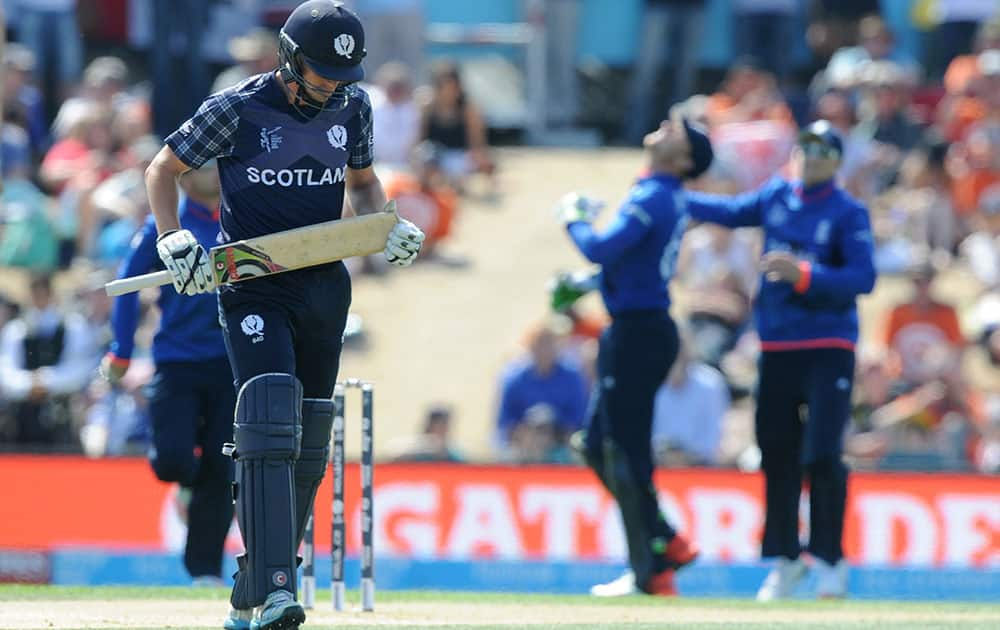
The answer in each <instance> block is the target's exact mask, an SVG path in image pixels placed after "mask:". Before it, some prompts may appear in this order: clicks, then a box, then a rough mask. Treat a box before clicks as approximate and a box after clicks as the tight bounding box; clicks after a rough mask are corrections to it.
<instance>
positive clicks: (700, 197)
mask: <svg viewBox="0 0 1000 630" xmlns="http://www.w3.org/2000/svg"><path fill="white" fill-rule="evenodd" d="M687 200H688V212H689V213H690V215H691V218H693V219H696V220H699V221H707V222H711V223H719V224H721V225H725V226H728V227H747V226H760V227H762V228H763V229H764V252H765V253H766V252H772V251H787V252H791V253H792V254H794V255H795V256H797V257H798V258H799V259H800V260H804V261H805V264H804V266H803V276H802V280H800V282H799V283H798V284H797V285H795V286H792V285H791V284H789V283H787V282H769V281H768V280H767V279H766V278H764V277H761V284H760V293H759V294H758V296H757V299H756V301H755V303H754V321H755V324H756V326H757V334H758V335H759V336H760V339H761V348H762V349H763V350H799V349H808V348H846V349H853V347H854V344H855V343H857V340H858V312H857V305H856V301H857V296H858V295H861V294H864V293H869V292H870V291H871V290H872V288H873V287H874V286H875V265H874V264H873V262H872V234H871V227H870V225H869V220H868V210H867V209H866V208H865V207H864V206H863V205H862V204H861V203H860V202H859V201H857V200H855V199H854V198H852V197H851V196H850V195H848V194H847V193H846V192H845V191H843V190H842V189H840V188H838V187H837V186H835V185H834V184H833V183H832V182H827V183H824V184H819V185H816V186H811V187H808V188H803V187H802V185H801V184H799V183H797V182H787V181H784V180H782V179H780V178H774V179H772V180H771V181H769V182H767V183H766V184H764V185H763V186H762V187H761V188H759V189H757V190H755V191H751V192H749V193H746V194H743V195H738V196H735V197H728V196H721V195H707V194H702V193H688V196H687Z"/></svg>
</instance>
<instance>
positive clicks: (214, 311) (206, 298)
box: [111, 198, 226, 363]
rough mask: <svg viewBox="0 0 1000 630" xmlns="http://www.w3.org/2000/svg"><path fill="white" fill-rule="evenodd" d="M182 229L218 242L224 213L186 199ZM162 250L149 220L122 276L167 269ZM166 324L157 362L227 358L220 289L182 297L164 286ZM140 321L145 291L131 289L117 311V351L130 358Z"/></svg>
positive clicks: (207, 243) (156, 342) (207, 242)
mask: <svg viewBox="0 0 1000 630" xmlns="http://www.w3.org/2000/svg"><path fill="white" fill-rule="evenodd" d="M178 214H179V215H180V220H181V227H183V228H184V229H187V230H190V231H191V233H192V234H193V235H194V237H195V238H196V239H197V240H198V242H199V243H201V244H202V245H203V246H204V247H205V249H208V248H210V247H212V246H213V245H214V243H215V242H216V239H217V238H218V235H219V217H218V213H217V212H216V211H215V210H213V209H210V208H205V207H204V206H201V205H198V204H197V203H195V202H193V201H191V200H190V199H187V198H185V199H183V200H182V201H181V206H180V211H179V213H178ZM163 268H164V267H163V263H161V262H160V257H159V256H158V255H157V253H156V222H155V221H154V220H153V217H152V215H150V216H149V217H148V218H147V219H146V223H145V224H144V225H143V226H142V228H141V229H140V230H139V232H138V233H136V235H135V238H133V239H132V250H131V251H130V252H129V254H128V256H126V257H125V260H124V261H122V265H121V268H120V269H119V272H118V277H119V278H127V277H130V276H136V275H139V274H143V273H149V272H150V271H154V270H161V269H163ZM157 305H158V306H159V307H160V328H159V330H157V331H156V335H155V336H154V337H153V361H154V362H155V363H164V362H169V361H206V360H209V359H219V358H222V357H224V356H226V347H225V344H224V343H223V341H222V327H221V326H220V325H219V305H218V298H217V297H216V295H215V293H202V294H199V295H192V296H187V295H180V294H178V293H177V291H175V290H174V286H173V285H172V284H169V285H167V286H165V287H162V288H161V289H160V298H159V300H158V301H157ZM138 325H139V294H138V293H127V294H125V295H122V296H120V297H117V298H115V304H114V308H113V310H112V312H111V327H112V330H113V331H114V341H113V342H112V343H111V352H112V354H114V355H115V356H116V357H118V358H121V359H129V358H131V357H132V352H133V349H134V347H135V329H136V327H137V326H138Z"/></svg>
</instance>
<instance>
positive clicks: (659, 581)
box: [643, 569, 677, 597]
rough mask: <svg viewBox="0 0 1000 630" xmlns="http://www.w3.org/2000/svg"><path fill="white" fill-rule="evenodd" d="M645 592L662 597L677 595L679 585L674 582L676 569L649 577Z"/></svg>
mask: <svg viewBox="0 0 1000 630" xmlns="http://www.w3.org/2000/svg"><path fill="white" fill-rule="evenodd" d="M643 592H645V593H648V594H649V595H659V596H660V597H675V596H676V595H677V585H676V584H674V570H673V569H667V570H666V571H661V572H659V573H657V574H656V575H654V576H653V577H651V578H649V582H647V583H646V588H645V589H643Z"/></svg>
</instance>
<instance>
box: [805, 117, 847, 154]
mask: <svg viewBox="0 0 1000 630" xmlns="http://www.w3.org/2000/svg"><path fill="white" fill-rule="evenodd" d="M808 142H819V143H820V144H822V145H824V146H827V147H830V148H831V149H833V150H834V151H836V152H837V158H838V159H839V158H840V157H842V156H843V155H844V142H843V141H842V140H841V139H840V134H839V133H837V131H836V130H835V129H834V128H833V125H831V124H830V121H828V120H817V121H816V122H814V123H812V124H810V125H809V126H808V127H806V128H805V129H803V130H802V131H801V132H800V133H799V144H805V143H808Z"/></svg>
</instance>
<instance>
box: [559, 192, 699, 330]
mask: <svg viewBox="0 0 1000 630" xmlns="http://www.w3.org/2000/svg"><path fill="white" fill-rule="evenodd" d="M685 195H686V193H685V192H684V190H683V189H682V188H681V182H680V180H679V179H677V178H676V177H673V176H672V175H666V174H662V173H660V174H653V175H650V176H648V177H644V178H642V179H640V180H639V181H638V182H636V184H635V186H633V187H632V190H631V191H629V194H628V197H627V198H626V199H625V201H624V202H623V203H622V206H621V208H620V209H619V211H618V214H617V215H616V216H615V218H614V219H613V220H612V223H611V224H610V225H609V226H608V229H607V231H605V232H604V233H603V234H597V233H596V232H594V228H593V226H592V225H591V224H590V223H588V222H585V221H577V222H573V223H570V224H569V225H567V229H568V230H569V234H570V237H571V238H572V239H573V242H574V243H576V246H577V248H579V250H580V252H581V253H582V254H583V255H584V256H586V257H587V260H589V261H591V262H594V263H598V264H600V265H601V275H600V287H601V296H602V297H603V298H604V304H605V306H606V307H607V309H608V312H609V313H611V315H612V316H614V315H617V314H619V313H622V312H626V311H637V310H657V309H659V310H667V309H668V308H669V307H670V295H669V293H668V291H667V284H668V283H669V282H670V278H671V276H673V273H674V267H675V264H676V262H677V252H678V250H679V248H680V243H681V237H682V236H683V235H684V228H685V227H686V225H687V216H686V214H685V211H684V205H685Z"/></svg>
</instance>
